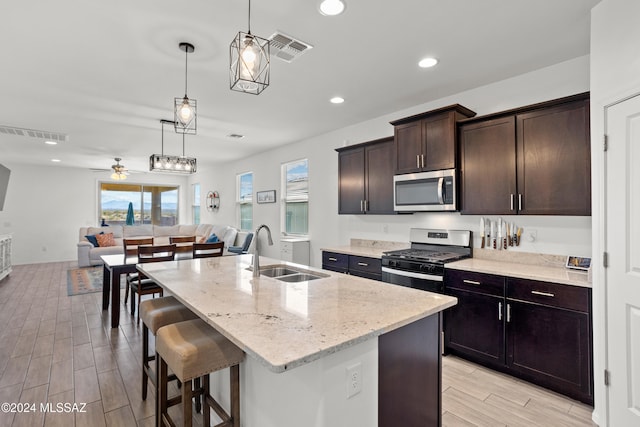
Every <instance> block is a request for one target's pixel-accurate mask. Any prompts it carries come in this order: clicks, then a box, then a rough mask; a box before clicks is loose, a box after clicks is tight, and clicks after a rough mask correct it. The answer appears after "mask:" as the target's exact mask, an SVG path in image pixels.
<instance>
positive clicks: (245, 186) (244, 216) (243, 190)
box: [236, 172, 253, 230]
mask: <svg viewBox="0 0 640 427" xmlns="http://www.w3.org/2000/svg"><path fill="white" fill-rule="evenodd" d="M236 194H237V195H238V200H237V203H238V207H239V209H238V211H239V214H240V220H239V223H240V229H241V230H251V229H252V228H253V172H247V173H243V174H240V175H238V185H237V189H236Z"/></svg>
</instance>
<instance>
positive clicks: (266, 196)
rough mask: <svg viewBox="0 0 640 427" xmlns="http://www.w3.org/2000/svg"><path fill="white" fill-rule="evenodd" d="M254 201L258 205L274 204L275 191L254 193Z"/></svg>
mask: <svg viewBox="0 0 640 427" xmlns="http://www.w3.org/2000/svg"><path fill="white" fill-rule="evenodd" d="M256 200H257V201H258V203H275V202H276V190H268V191H258V192H257V193H256Z"/></svg>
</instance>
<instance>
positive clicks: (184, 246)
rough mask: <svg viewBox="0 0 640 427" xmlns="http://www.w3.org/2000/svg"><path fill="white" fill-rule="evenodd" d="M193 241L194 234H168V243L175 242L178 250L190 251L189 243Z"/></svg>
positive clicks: (194, 238) (194, 240)
mask: <svg viewBox="0 0 640 427" xmlns="http://www.w3.org/2000/svg"><path fill="white" fill-rule="evenodd" d="M195 242H196V236H169V243H170V244H174V243H175V245H176V249H177V251H178V252H191V244H192V243H195Z"/></svg>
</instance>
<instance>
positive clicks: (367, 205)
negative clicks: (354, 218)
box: [364, 200, 369, 212]
mask: <svg viewBox="0 0 640 427" xmlns="http://www.w3.org/2000/svg"><path fill="white" fill-rule="evenodd" d="M368 210H369V201H368V200H365V201H364V211H365V212H367V211H368Z"/></svg>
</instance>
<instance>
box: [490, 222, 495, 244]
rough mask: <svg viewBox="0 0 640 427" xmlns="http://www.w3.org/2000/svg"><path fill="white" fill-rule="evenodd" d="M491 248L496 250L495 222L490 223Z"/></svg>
mask: <svg viewBox="0 0 640 427" xmlns="http://www.w3.org/2000/svg"><path fill="white" fill-rule="evenodd" d="M491 247H492V248H493V249H495V248H496V222H495V221H491Z"/></svg>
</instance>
